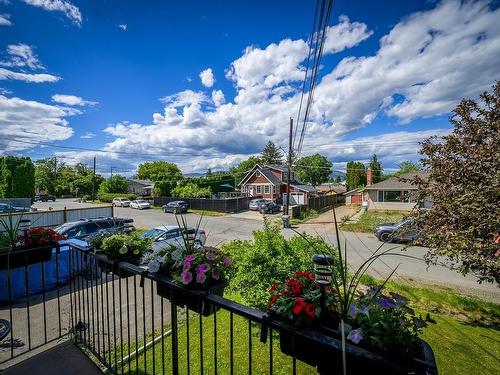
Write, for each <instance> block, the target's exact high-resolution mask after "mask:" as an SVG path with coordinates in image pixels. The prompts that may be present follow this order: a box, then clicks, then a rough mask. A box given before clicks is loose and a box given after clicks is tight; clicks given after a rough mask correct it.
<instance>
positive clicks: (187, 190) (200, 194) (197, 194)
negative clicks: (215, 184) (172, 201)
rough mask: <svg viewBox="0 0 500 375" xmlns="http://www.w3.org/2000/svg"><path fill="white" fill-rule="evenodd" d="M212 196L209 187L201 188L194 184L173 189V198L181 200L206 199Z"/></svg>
mask: <svg viewBox="0 0 500 375" xmlns="http://www.w3.org/2000/svg"><path fill="white" fill-rule="evenodd" d="M210 194H212V191H211V190H210V188H209V187H206V188H201V187H199V186H198V185H196V184H194V183H192V182H190V183H188V184H186V185H183V186H177V187H176V188H175V189H172V196H174V197H179V198H205V197H207V196H210Z"/></svg>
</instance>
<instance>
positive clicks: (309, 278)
mask: <svg viewBox="0 0 500 375" xmlns="http://www.w3.org/2000/svg"><path fill="white" fill-rule="evenodd" d="M303 276H305V277H307V279H308V280H309V281H314V275H313V274H312V273H311V272H308V271H306V272H303Z"/></svg>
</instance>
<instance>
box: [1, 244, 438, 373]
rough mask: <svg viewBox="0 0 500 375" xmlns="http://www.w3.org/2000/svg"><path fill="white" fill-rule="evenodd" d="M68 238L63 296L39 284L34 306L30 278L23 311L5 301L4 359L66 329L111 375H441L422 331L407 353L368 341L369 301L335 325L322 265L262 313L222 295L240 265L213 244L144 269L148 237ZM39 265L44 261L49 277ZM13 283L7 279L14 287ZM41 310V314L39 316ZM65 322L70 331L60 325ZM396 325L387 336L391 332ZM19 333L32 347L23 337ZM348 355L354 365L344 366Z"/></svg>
mask: <svg viewBox="0 0 500 375" xmlns="http://www.w3.org/2000/svg"><path fill="white" fill-rule="evenodd" d="M186 240H188V239H186ZM67 245H68V246H69V252H68V261H67V263H66V265H65V267H66V268H67V270H68V272H67V274H69V275H72V277H70V278H69V280H68V279H67V280H66V281H65V282H59V281H57V282H56V287H57V294H56V295H54V294H52V296H51V297H49V294H48V293H49V292H48V291H47V290H46V289H44V290H43V292H42V295H43V310H41V309H40V302H39V303H38V313H39V315H38V316H35V315H36V314H35V313H34V312H35V311H36V310H35V304H34V303H33V297H31V298H30V294H31V293H30V290H29V285H28V284H26V301H25V306H24V307H25V310H26V311H25V312H26V313H25V314H18V313H15V314H14V313H13V312H15V308H16V307H18V306H17V305H16V306H14V305H13V301H12V300H10V301H9V304H8V308H7V309H4V310H0V312H1V313H2V314H3V313H5V314H4V316H6V317H7V319H10V323H11V324H10V326H11V330H10V332H9V335H10V338H11V341H10V344H11V345H10V347H9V348H8V349H9V350H8V351H6V352H5V353H4V354H3V358H1V357H0V363H1V362H2V360H4V361H5V360H9V359H11V358H14V357H16V356H19V355H21V354H23V353H25V352H27V351H30V350H32V349H34V348H36V347H40V346H43V345H44V344H46V343H48V342H50V341H53V340H55V339H57V338H63V337H68V338H72V339H73V340H74V341H75V342H76V343H77V344H79V345H80V346H82V347H84V349H85V350H88V351H89V352H91V353H92V354H93V356H94V357H95V358H96V359H97V360H98V361H99V362H100V364H102V366H104V367H106V369H107V370H108V371H109V372H110V373H113V374H121V373H134V372H135V373H142V374H159V373H171V374H179V373H193V374H201V373H218V372H219V371H223V372H224V373H226V372H228V373H229V372H230V373H235V372H236V373H243V371H244V372H245V373H249V374H252V373H255V374H262V373H270V374H273V373H277V374H285V373H287V374H288V373H290V374H292V373H293V374H295V373H298V372H300V373H314V371H318V372H319V373H320V374H342V373H344V374H358V373H364V372H365V371H366V369H370V370H371V371H372V372H373V373H377V374H378V373H383V374H388V375H395V374H409V373H411V374H416V375H424V374H425V375H435V374H437V368H436V364H435V361H434V356H433V353H432V349H431V348H430V347H429V345H427V344H426V343H425V342H424V341H421V340H420V339H418V338H416V339H415V341H414V344H415V351H414V352H413V351H412V352H411V353H410V354H408V355H407V354H401V352H400V351H394V352H392V351H391V349H389V350H385V351H380V350H378V349H376V347H375V346H369V345H368V346H364V345H363V343H364V341H363V332H364V335H365V336H364V337H365V338H368V337H369V335H375V333H374V332H370V331H369V327H370V326H371V323H370V322H367V320H366V319H365V317H368V315H365V313H364V312H363V309H364V308H365V307H366V306H367V305H364V304H361V301H360V300H357V299H356V300H355V301H353V302H354V305H353V306H354V307H355V308H350V309H349V310H350V312H351V313H352V319H351V320H350V321H349V323H350V324H351V325H352V327H351V326H348V325H347V324H340V328H339V329H338V330H337V327H339V325H338V323H339V322H338V321H337V320H335V323H337V324H329V323H328V322H327V321H325V320H323V319H322V317H323V315H324V314H321V310H320V308H319V307H320V306H322V307H323V308H324V310H325V312H328V308H327V306H329V305H330V302H332V301H331V298H334V295H333V294H329V293H327V291H326V290H325V288H326V286H327V285H330V282H331V281H330V280H328V278H331V277H332V276H333V275H332V273H331V270H329V269H328V267H326V268H318V269H317V270H316V272H315V273H314V274H312V273H308V272H297V273H296V274H295V277H294V279H291V280H287V281H286V282H285V283H283V285H275V286H273V287H272V288H271V289H272V292H273V293H274V294H273V295H272V296H273V297H272V299H271V301H270V304H269V306H270V307H271V310H270V311H269V312H268V313H266V312H263V311H259V310H256V309H253V308H250V307H247V306H244V305H242V304H240V303H236V302H234V301H231V300H228V299H225V298H223V296H222V294H223V289H224V286H225V283H226V282H227V280H228V275H229V274H230V272H228V270H229V269H230V268H231V267H232V264H231V259H230V258H228V257H226V256H225V255H224V254H223V253H222V252H219V250H217V249H213V248H205V249H203V248H197V249H195V248H193V247H191V248H190V250H189V251H188V252H187V254H186V253H185V252H184V251H183V250H181V249H179V248H175V247H173V248H170V249H165V252H164V253H162V254H155V255H154V256H152V257H151V258H150V260H149V263H148V268H147V269H145V268H143V267H139V266H138V265H137V264H138V263H139V259H140V258H141V255H144V254H143V253H144V251H145V250H146V247H147V245H146V244H144V243H140V242H135V240H133V239H130V238H127V237H123V236H112V237H108V238H107V239H105V240H104V241H102V242H101V244H100V248H98V249H96V251H95V252H94V251H91V250H89V248H87V247H81V246H80V245H79V244H78V243H76V242H72V241H68V242H67ZM186 246H187V247H189V246H190V245H188V244H186ZM123 249H125V251H124V250H123ZM33 251H36V249H33ZM193 251H194V252H193ZM188 254H189V255H188ZM318 264H324V263H322V262H319V263H318ZM43 269H44V266H43V265H42V273H41V278H42V284H45V283H44V282H43V280H44V277H46V274H44V272H43ZM20 271H21V272H24V273H25V274H26V278H29V277H33V276H34V275H29V273H30V272H31V268H30V267H24V268H20ZM46 271H47V270H46ZM37 276H40V275H37ZM325 277H326V278H325ZM68 282H69V284H68V285H65V284H66V283H68ZM2 287H4V286H2ZM11 287H12V285H11V283H8V286H7V288H6V289H7V290H10V288H11ZM9 294H10V293H9ZM274 296H277V297H274ZM51 301H52V302H51ZM168 301H169V302H170V303H169V302H168ZM363 301H364V300H363ZM358 302H359V304H358ZM49 303H52V305H51V306H52V307H57V310H56V311H58V313H57V314H48V313H47V312H46V311H49V308H50V307H49V306H46V305H47V304H49ZM392 305H397V306H403V305H402V301H399V300H397V298H396V297H391V298H390V299H389V298H387V297H383V296H380V298H378V299H377V300H376V301H374V304H373V305H371V306H372V308H373V311H370V314H369V316H372V315H373V316H374V319H377V317H378V315H376V314H372V313H375V312H377V311H379V310H380V309H386V308H387V309H388V308H392V307H391V306H392ZM181 307H185V308H184V309H180V308H181ZM358 309H359V311H358ZM401 309H403V307H401ZM40 310H41V311H40ZM61 311H65V312H66V313H61ZM68 311H69V313H67V312H68ZM380 311H382V310H380ZM395 311H396V310H395ZM330 312H331V311H330ZM346 314H347V311H346ZM21 315H24V316H22V317H21ZM40 315H41V316H42V318H43V319H41V320H40ZM290 316H291V317H293V322H292V321H289V319H290ZM391 316H392V315H391ZM20 318H21V319H20ZM35 318H38V319H39V320H38V321H39V322H40V321H41V324H33V321H34V319H35ZM396 318H398V319H399V318H400V317H396ZM356 319H359V320H356ZM19 320H21V321H19ZM26 321H27V322H28V324H27V325H26V324H25V322H26ZM308 322H313V323H315V322H318V323H319V322H323V324H321V325H316V324H307V323H308ZM325 322H326V323H325ZM355 322H358V323H355ZM395 322H396V319H394V321H393V322H392V323H395ZM66 324H67V326H69V327H71V329H70V330H65V329H62V328H61V327H66ZM355 324H356V325H355ZM393 326H394V325H392V327H393ZM354 327H356V328H354ZM359 327H361V328H359ZM344 331H345V332H344ZM259 333H260V335H259ZM392 334H393V333H392V332H389V333H388V334H387V336H386V337H387V338H388V340H389V342H392V341H391V339H390V337H392V336H391V335H392ZM399 334H400V336H401V333H399ZM341 336H344V337H345V336H347V339H346V340H342V339H341ZM19 339H25V340H26V342H27V343H28V345H27V346H24V347H22V348H19V347H17V346H15V342H17V341H16V340H19ZM366 341H367V342H369V341H368V340H366ZM358 343H359V345H358ZM401 349H402V348H401ZM297 360H299V361H302V362H305V363H308V364H310V365H311V366H312V367H308V366H307V365H305V364H304V363H301V362H299V361H297ZM344 364H347V372H345V371H344V372H343V371H342V370H343V366H344Z"/></svg>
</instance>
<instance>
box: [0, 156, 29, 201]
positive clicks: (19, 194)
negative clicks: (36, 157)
mask: <svg viewBox="0 0 500 375" xmlns="http://www.w3.org/2000/svg"><path fill="white" fill-rule="evenodd" d="M34 194H35V166H34V165H33V162H32V161H31V159H30V158H28V157H16V156H5V157H2V158H0V198H31V197H33V196H34Z"/></svg>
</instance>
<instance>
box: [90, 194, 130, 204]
mask: <svg viewBox="0 0 500 375" xmlns="http://www.w3.org/2000/svg"><path fill="white" fill-rule="evenodd" d="M113 198H128V199H130V200H134V199H135V198H137V195H136V194H135V193H130V194H123V193H101V192H99V193H98V194H97V199H99V200H100V201H101V202H106V203H111V202H112V201H113Z"/></svg>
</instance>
